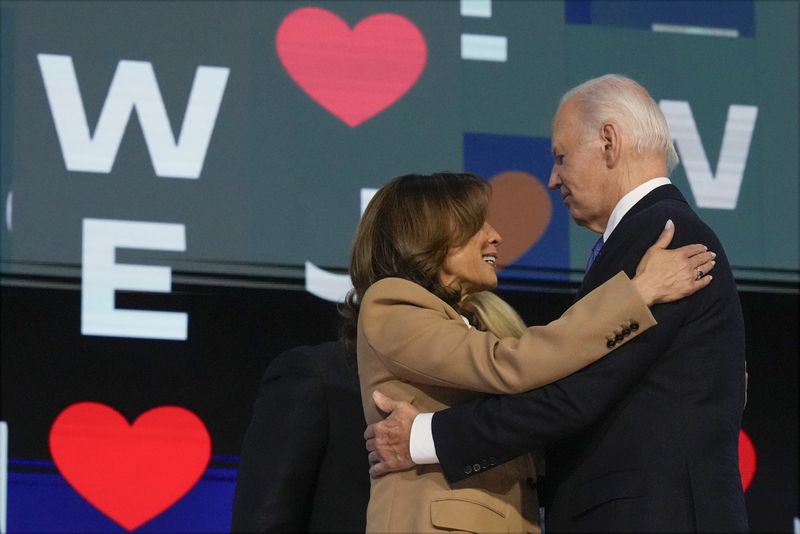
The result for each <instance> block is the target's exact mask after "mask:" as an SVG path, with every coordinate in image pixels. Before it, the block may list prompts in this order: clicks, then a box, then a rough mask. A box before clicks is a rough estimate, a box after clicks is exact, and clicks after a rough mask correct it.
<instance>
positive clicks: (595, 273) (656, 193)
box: [577, 184, 686, 299]
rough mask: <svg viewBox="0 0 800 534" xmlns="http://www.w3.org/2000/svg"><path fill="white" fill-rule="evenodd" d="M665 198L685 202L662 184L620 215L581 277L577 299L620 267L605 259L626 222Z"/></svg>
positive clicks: (625, 229) (617, 242)
mask: <svg viewBox="0 0 800 534" xmlns="http://www.w3.org/2000/svg"><path fill="white" fill-rule="evenodd" d="M665 200H677V201H679V202H683V203H686V199H685V198H684V197H683V195H682V194H681V192H680V191H679V190H678V188H677V187H675V186H674V185H671V184H668V185H662V186H660V187H657V188H655V189H653V190H652V191H651V192H650V193H648V194H647V195H645V196H644V197H643V198H642V199H641V200H640V201H639V202H637V203H636V204H634V205H633V207H632V208H631V209H629V210H628V212H627V213H626V214H625V215H624V216H623V217H622V219H621V220H620V221H619V224H617V227H616V228H615V229H614V231H613V232H612V234H611V236H610V237H609V238H608V242H607V243H606V244H605V245H603V249H602V250H601V251H600V254H599V255H598V256H597V258H596V259H595V261H594V263H593V264H592V267H591V269H589V271H588V272H586V274H585V275H584V277H583V283H582V284H581V287H580V289H579V290H578V295H577V299H580V298H581V297H583V296H584V295H586V293H589V292H590V291H591V290H593V289H594V288H596V287H597V286H599V285H601V284H602V283H604V282H606V281H607V280H608V279H609V278H610V277H611V276H612V275H614V274H616V273H617V272H619V270H620V269H622V266H621V265H609V264H608V261H607V260H606V259H607V258H608V257H609V256H611V255H612V254H611V251H612V250H613V249H614V248H615V247H618V246H620V243H622V242H623V241H624V240H625V239H624V237H625V236H626V234H627V232H628V230H629V228H628V222H629V221H630V220H631V219H632V218H633V217H634V216H635V215H636V214H637V213H639V212H641V211H642V210H644V209H647V208H649V207H650V206H653V205H654V204H657V203H659V202H663V201H665ZM637 261H638V260H637Z"/></svg>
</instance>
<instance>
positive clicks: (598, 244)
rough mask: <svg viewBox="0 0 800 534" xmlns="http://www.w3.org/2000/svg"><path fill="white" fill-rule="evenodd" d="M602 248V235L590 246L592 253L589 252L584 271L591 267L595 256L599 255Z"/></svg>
mask: <svg viewBox="0 0 800 534" xmlns="http://www.w3.org/2000/svg"><path fill="white" fill-rule="evenodd" d="M602 248H603V236H600V237H599V238H598V239H597V242H596V243H595V244H594V246H593V247H592V253H591V254H589V260H588V261H587V262H586V272H589V269H591V268H592V264H593V263H594V260H596V259H597V256H599V255H600V250H602Z"/></svg>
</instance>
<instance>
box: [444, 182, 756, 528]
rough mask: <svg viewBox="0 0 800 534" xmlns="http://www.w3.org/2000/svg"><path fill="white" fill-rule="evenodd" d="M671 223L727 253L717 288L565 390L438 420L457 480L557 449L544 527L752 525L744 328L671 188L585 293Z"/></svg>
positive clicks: (695, 224) (629, 219)
mask: <svg viewBox="0 0 800 534" xmlns="http://www.w3.org/2000/svg"><path fill="white" fill-rule="evenodd" d="M667 219H672V221H673V222H674V223H675V225H676V232H675V238H674V239H673V241H672V243H671V245H670V247H671V248H674V247H679V246H682V245H686V244H690V243H702V244H705V245H707V246H708V247H709V249H710V250H713V251H714V252H716V253H717V257H716V261H717V264H716V268H715V269H714V271H713V277H714V279H713V281H712V283H711V284H710V285H709V286H708V287H706V288H705V289H703V290H701V291H699V292H698V293H696V294H694V295H692V296H691V297H689V298H686V299H683V300H681V301H678V302H674V303H669V304H661V305H656V306H654V307H653V308H652V311H653V314H654V316H655V317H656V319H657V320H658V323H659V324H658V325H657V326H656V327H654V328H652V329H650V330H649V331H647V332H645V333H644V334H642V335H641V336H639V337H637V338H636V339H634V340H633V341H632V342H630V343H627V344H625V345H623V346H622V347H621V348H619V349H618V350H615V351H613V352H612V353H611V354H609V355H608V356H606V357H605V358H602V359H601V360H599V361H597V362H595V363H594V364H592V365H590V366H589V367H586V368H585V369H582V370H580V371H578V372H576V373H574V374H572V375H570V376H568V377H566V378H564V379H562V380H559V381H558V382H555V383H553V384H551V385H548V386H545V387H543V388H540V389H537V390H533V391H530V392H527V393H523V394H520V395H513V396H498V397H488V398H484V399H480V400H476V401H474V402H471V403H468V404H465V405H462V406H458V407H455V408H451V409H449V410H445V411H443V412H438V413H437V414H436V415H435V416H434V418H433V434H434V441H435V444H436V451H437V455H438V456H439V459H440V460H441V461H442V466H443V468H444V470H445V472H446V474H447V476H448V478H449V479H450V480H451V482H452V481H455V480H458V479H460V478H464V477H465V476H466V475H465V471H466V470H467V469H466V466H472V465H474V464H481V463H489V464H492V463H500V462H502V461H505V460H508V459H510V458H513V457H515V456H517V455H519V454H522V453H524V452H527V451H530V450H531V449H534V448H538V447H542V446H546V451H547V454H546V457H547V477H546V478H547V483H546V486H547V489H546V491H544V493H545V495H543V497H544V499H543V501H544V503H545V506H546V530H547V531H548V532H550V533H552V532H569V531H573V532H574V531H581V532H587V531H605V532H620V531H635V532H658V531H660V532H678V531H724V532H741V531H746V530H747V528H748V525H747V516H746V510H745V504H744V495H743V490H742V485H741V479H740V475H739V469H738V433H739V428H740V423H741V415H742V410H743V408H744V398H745V384H744V376H745V347H744V324H743V319H742V312H741V307H740V303H739V297H738V293H737V291H736V286H735V284H734V280H733V276H732V273H731V269H730V266H729V264H728V260H727V258H726V256H725V252H724V250H723V248H722V245H721V244H720V242H719V240H718V239H717V237H716V235H714V233H713V232H712V231H711V229H710V228H709V227H708V226H706V225H705V224H704V223H703V222H702V221H701V220H700V219H699V218H698V217H697V215H696V214H695V213H694V212H693V211H692V210H691V208H690V207H689V205H688V204H687V203H686V200H685V199H684V198H683V196H682V195H681V194H680V192H679V191H678V190H677V189H676V188H675V187H674V186H672V185H665V186H661V187H658V188H656V189H655V190H654V191H652V192H651V193H649V194H648V195H647V196H645V198H643V199H642V200H641V201H639V202H638V203H637V204H636V205H635V206H634V207H633V208H632V209H631V210H630V211H629V212H628V213H627V214H626V215H625V216H624V217H623V219H622V220H621V221H620V223H619V225H618V227H617V228H616V229H615V230H614V232H613V233H612V234H611V236H610V238H609V240H608V242H607V243H606V244H605V246H604V247H603V249H602V251H601V253H600V255H599V257H598V258H597V260H596V261H595V263H594V264H593V266H592V267H591V269H590V271H589V272H588V273H587V274H586V277H585V279H584V282H583V286H582V287H581V290H580V293H579V295H578V297H580V296H582V295H584V294H585V293H587V292H589V291H591V290H592V289H594V288H595V287H597V286H598V285H600V284H601V283H603V282H604V281H606V280H607V279H608V278H610V277H611V276H613V275H614V274H616V273H617V272H619V271H620V270H624V271H625V272H626V273H627V274H628V276H630V277H633V275H634V274H635V270H636V266H637V264H638V262H639V260H640V258H641V257H642V255H643V254H644V253H645V251H646V250H647V248H648V247H649V246H650V245H652V243H653V242H654V241H655V240H656V238H657V237H658V235H659V233H660V232H661V230H662V229H663V227H664V224H665V223H666V221H667Z"/></svg>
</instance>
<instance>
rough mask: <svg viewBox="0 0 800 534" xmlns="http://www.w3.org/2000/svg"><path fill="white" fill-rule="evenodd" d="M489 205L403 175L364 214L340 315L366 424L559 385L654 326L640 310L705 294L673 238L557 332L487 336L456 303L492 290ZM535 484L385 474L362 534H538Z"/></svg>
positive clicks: (485, 188)
mask: <svg viewBox="0 0 800 534" xmlns="http://www.w3.org/2000/svg"><path fill="white" fill-rule="evenodd" d="M490 194H491V190H490V186H489V184H488V182H486V181H484V180H482V179H481V178H479V177H476V176H474V175H470V174H452V173H438V174H433V175H428V176H423V175H406V176H401V177H398V178H395V179H394V180H392V181H390V182H389V183H388V184H386V185H385V186H384V187H382V188H381V189H380V190H379V191H378V192H377V193H376V195H375V196H374V197H373V199H372V201H371V202H370V204H369V206H368V207H367V209H366V211H365V212H364V216H363V217H362V220H361V223H360V225H359V228H358V231H357V233H356V238H355V241H354V244H353V252H352V257H351V265H350V276H351V279H352V281H353V286H354V288H353V290H352V291H351V293H350V294H349V295H348V298H347V302H346V303H345V306H344V308H343V310H342V311H343V315H344V317H345V325H344V326H345V327H344V338H345V341H348V342H349V343H350V346H351V347H352V346H355V349H356V353H357V361H358V371H359V380H360V384H361V398H362V403H363V408H364V414H365V417H366V420H367V423H372V422H375V421H378V420H379V419H380V418H381V414H380V413H379V412H378V410H377V408H376V407H375V406H374V404H373V402H372V400H371V395H372V392H373V391H374V390H376V389H380V391H381V392H382V393H384V394H386V395H388V396H390V397H392V398H393V399H395V400H403V401H407V402H410V403H412V404H414V405H415V406H416V407H417V408H419V409H420V410H421V411H423V412H432V411H436V410H441V409H443V408H446V407H448V406H451V405H453V404H457V403H460V402H463V401H464V400H467V399H470V398H473V397H474V396H476V395H479V394H481V393H493V394H498V393H501V394H502V393H517V392H522V391H526V390H529V389H534V388H537V387H540V386H542V385H545V384H548V383H550V382H553V381H556V380H558V379H560V378H563V377H565V376H567V375H569V374H571V373H573V372H575V371H576V370H578V369H580V368H582V367H584V366H586V365H588V364H590V363H592V362H593V361H595V360H597V359H598V358H601V357H602V356H604V355H606V354H607V353H609V352H610V351H611V350H613V348H616V347H618V346H620V345H622V344H624V343H625V342H627V341H628V340H630V339H632V338H633V337H635V336H637V335H639V334H640V333H642V332H644V331H645V330H647V329H649V328H651V327H652V326H654V325H655V319H654V318H653V316H652V314H651V313H650V310H649V307H648V306H650V305H652V304H654V303H656V302H667V301H670V300H677V299H678V298H681V297H683V296H686V295H688V294H691V293H693V292H694V291H696V290H697V289H699V288H700V287H703V286H704V285H706V284H707V283H708V281H707V280H699V281H696V280H694V273H696V272H697V269H698V268H701V269H702V270H703V271H704V272H708V271H709V270H710V269H711V268H712V267H713V264H712V263H711V258H712V256H711V255H710V254H711V253H707V252H701V251H704V250H705V248H704V247H702V246H700V245H690V246H688V247H683V248H682V249H676V250H674V251H667V250H665V247H666V245H667V244H668V243H669V239H667V240H666V242H663V243H662V241H663V239H659V242H657V243H656V245H655V246H654V247H651V249H650V250H649V251H648V252H647V254H645V256H644V257H643V258H642V261H641V262H640V264H639V267H638V268H637V274H636V276H635V277H634V278H633V280H631V279H629V278H628V277H627V276H626V275H625V273H622V272H621V273H619V274H618V275H616V276H615V277H614V278H612V279H611V280H609V281H608V282H606V283H605V284H604V285H603V286H601V287H599V288H597V289H596V290H595V291H593V292H592V293H590V294H588V295H586V296H585V297H584V298H583V299H581V300H580V301H579V302H577V303H576V304H574V305H573V306H572V307H570V308H569V309H568V310H567V311H566V312H565V313H564V315H562V316H561V317H560V318H559V319H557V320H556V321H553V322H552V323H550V324H548V325H546V326H534V327H530V328H527V329H526V330H525V331H524V332H523V333H522V335H521V336H519V338H515V337H506V338H502V339H500V338H498V337H497V336H495V335H494V334H492V333H491V332H482V331H480V330H478V329H476V328H473V327H471V325H469V324H468V322H467V320H466V319H465V318H464V317H463V316H462V313H461V310H460V305H459V303H460V301H461V300H462V298H463V297H464V296H466V295H468V294H471V293H475V292H478V291H482V290H485V289H490V288H492V287H494V286H495V285H496V284H497V276H496V273H495V263H496V259H497V246H499V245H500V243H501V237H500V235H499V234H497V232H495V230H494V229H493V228H492V227H491V226H490V225H489V224H488V223H487V222H486V219H487V210H488V205H489V197H490ZM698 252H700V253H698ZM611 341H613V343H612V342H611ZM487 467H490V465H489V464H487V465H485V466H478V467H477V468H476V470H480V469H485V468H487ZM492 467H493V466H492ZM534 480H535V467H534V465H533V463H532V462H531V460H530V458H529V457H528V456H524V457H521V458H518V459H516V460H513V461H511V462H508V463H506V464H503V465H500V466H497V467H494V468H493V469H489V470H486V471H485V472H482V473H480V474H478V475H475V476H472V477H470V478H468V479H465V480H464V481H462V482H459V483H458V484H456V485H453V486H450V485H449V484H448V483H447V481H446V480H445V478H444V476H443V475H442V472H441V468H440V467H439V465H423V466H418V467H416V468H414V469H412V470H408V471H404V472H399V473H391V474H388V475H386V476H384V477H382V478H379V479H373V480H372V487H371V492H370V502H369V506H368V509H367V532H381V533H383V532H406V533H408V532H441V531H467V532H482V533H483V532H539V526H538V523H539V520H538V500H537V495H536V491H535V488H534V483H533V482H534Z"/></svg>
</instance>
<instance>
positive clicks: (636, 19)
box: [564, 0, 755, 37]
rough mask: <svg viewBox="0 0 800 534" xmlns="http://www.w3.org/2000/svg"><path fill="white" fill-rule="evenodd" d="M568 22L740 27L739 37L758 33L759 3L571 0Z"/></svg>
mask: <svg viewBox="0 0 800 534" xmlns="http://www.w3.org/2000/svg"><path fill="white" fill-rule="evenodd" d="M564 18H565V20H566V23H567V24H584V25H586V24H592V25H597V26H618V27H624V28H640V29H646V30H649V29H651V28H652V27H653V24H668V25H676V26H692V27H701V28H716V29H731V30H736V31H737V32H738V34H739V37H753V36H754V35H755V6H754V5H753V2H752V0H728V1H726V2H720V1H713V0H712V1H707V0H704V1H691V2H689V1H687V2H675V1H672V0H669V1H665V0H641V1H637V2H630V1H616V2H610V1H607V0H605V1H602V2H598V1H596V0H567V1H566V2H565V4H564Z"/></svg>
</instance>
